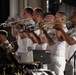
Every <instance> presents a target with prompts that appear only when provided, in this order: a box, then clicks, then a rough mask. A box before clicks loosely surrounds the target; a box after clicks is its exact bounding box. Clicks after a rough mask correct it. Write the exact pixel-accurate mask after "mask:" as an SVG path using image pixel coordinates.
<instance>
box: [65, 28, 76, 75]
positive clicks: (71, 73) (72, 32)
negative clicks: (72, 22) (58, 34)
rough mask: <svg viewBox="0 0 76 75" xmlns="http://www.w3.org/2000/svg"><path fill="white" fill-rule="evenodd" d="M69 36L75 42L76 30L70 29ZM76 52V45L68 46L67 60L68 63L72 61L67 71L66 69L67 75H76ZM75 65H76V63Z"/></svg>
mask: <svg viewBox="0 0 76 75" xmlns="http://www.w3.org/2000/svg"><path fill="white" fill-rule="evenodd" d="M68 34H69V35H70V36H71V37H72V38H73V39H74V40H76V29H75V28H72V29H70V30H69V31H68ZM74 52H76V44H74V45H68V46H67V50H66V59H67V61H69V60H70V61H69V62H68V63H67V66H66V69H65V75H74V56H73V54H74ZM72 56H73V57H72ZM71 57H72V58H71ZM70 58H71V59H70ZM75 65H76V63H75ZM68 71H69V73H68Z"/></svg>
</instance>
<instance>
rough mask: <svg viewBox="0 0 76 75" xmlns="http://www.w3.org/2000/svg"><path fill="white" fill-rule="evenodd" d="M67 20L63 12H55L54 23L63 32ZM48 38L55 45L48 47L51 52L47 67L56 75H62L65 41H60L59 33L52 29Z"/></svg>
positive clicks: (64, 62) (65, 29)
mask: <svg viewBox="0 0 76 75" xmlns="http://www.w3.org/2000/svg"><path fill="white" fill-rule="evenodd" d="M66 20H67V16H66V14H65V13H64V12H57V13H56V15H55V21H56V22H57V23H58V22H60V23H61V24H62V27H63V30H64V31H65V32H67V31H68V29H67V28H66V25H65V22H66ZM49 35H50V37H51V38H52V39H53V41H54V42H55V44H54V45H53V46H50V50H51V53H52V55H51V61H52V62H51V64H50V65H51V66H50V67H49V68H50V69H51V70H52V71H54V72H55V74H57V75H64V70H65V64H66V61H65V51H66V41H62V40H61V39H60V38H61V33H60V32H59V31H58V30H55V29H52V30H50V31H49Z"/></svg>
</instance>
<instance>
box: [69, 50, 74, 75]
mask: <svg viewBox="0 0 76 75" xmlns="http://www.w3.org/2000/svg"><path fill="white" fill-rule="evenodd" d="M73 57H74V75H76V72H75V67H76V66H75V60H76V51H75V52H74V54H73V55H72V56H71V57H70V59H69V60H68V62H70V61H71V59H72V58H73Z"/></svg>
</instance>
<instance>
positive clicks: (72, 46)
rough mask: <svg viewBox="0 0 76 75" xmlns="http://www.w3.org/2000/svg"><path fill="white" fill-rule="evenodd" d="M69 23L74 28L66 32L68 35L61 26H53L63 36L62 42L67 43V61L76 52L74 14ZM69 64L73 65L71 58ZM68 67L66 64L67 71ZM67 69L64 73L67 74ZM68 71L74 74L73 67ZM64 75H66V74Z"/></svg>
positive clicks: (75, 13) (75, 17)
mask: <svg viewBox="0 0 76 75" xmlns="http://www.w3.org/2000/svg"><path fill="white" fill-rule="evenodd" d="M71 22H72V24H73V25H74V28H72V29H70V30H69V31H68V33H65V32H64V30H63V28H62V26H61V24H60V25H57V26H55V28H56V30H59V31H60V32H61V34H62V36H63V40H65V41H66V42H67V43H68V46H67V50H68V53H69V54H67V59H70V57H71V56H72V55H73V53H74V52H75V51H76V29H75V28H76V12H73V17H72V19H71ZM69 62H71V63H72V65H74V59H73V58H72V60H70V61H69ZM68 65H69V63H68V64H67V67H66V68H67V69H68ZM67 69H66V72H67ZM68 70H69V69H68ZM70 71H72V75H73V74H75V72H74V71H75V70H74V66H73V69H72V68H71V69H70ZM66 75H67V73H66ZM69 75H70V74H69Z"/></svg>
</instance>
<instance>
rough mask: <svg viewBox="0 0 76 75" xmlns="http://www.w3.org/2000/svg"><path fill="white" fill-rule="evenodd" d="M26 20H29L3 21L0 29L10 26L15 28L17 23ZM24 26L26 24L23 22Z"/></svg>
mask: <svg viewBox="0 0 76 75" xmlns="http://www.w3.org/2000/svg"><path fill="white" fill-rule="evenodd" d="M28 20H30V19H29V18H27V19H24V18H23V19H20V18H18V19H17V20H14V21H12V20H7V21H5V22H4V23H1V24H0V27H1V26H3V27H10V26H17V25H18V23H19V21H22V22H23V21H28ZM24 24H26V23H25V22H24Z"/></svg>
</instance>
